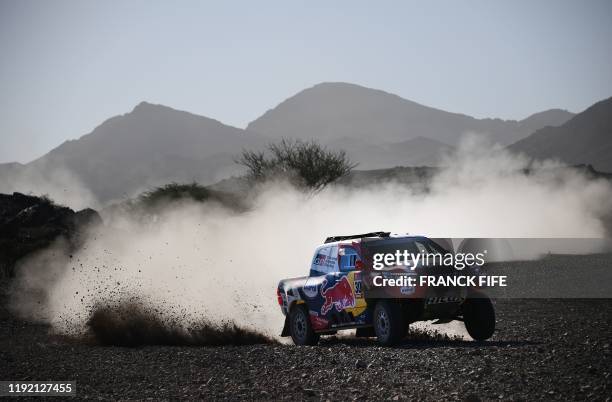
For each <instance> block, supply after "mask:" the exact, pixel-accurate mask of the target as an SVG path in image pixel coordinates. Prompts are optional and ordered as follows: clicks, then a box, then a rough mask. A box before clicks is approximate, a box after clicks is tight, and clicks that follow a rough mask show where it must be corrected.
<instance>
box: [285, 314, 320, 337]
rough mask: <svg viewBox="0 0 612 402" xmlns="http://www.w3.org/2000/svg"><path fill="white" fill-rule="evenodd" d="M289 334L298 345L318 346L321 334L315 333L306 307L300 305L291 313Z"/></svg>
mask: <svg viewBox="0 0 612 402" xmlns="http://www.w3.org/2000/svg"><path fill="white" fill-rule="evenodd" d="M289 332H290V334H291V339H292V340H293V343H295V344H296V345H316V344H317V343H318V342H319V334H317V333H315V332H314V330H313V329H312V324H311V323H310V317H309V316H308V310H307V309H306V307H305V306H304V305H298V306H295V307H294V308H292V309H291V312H290V313H289Z"/></svg>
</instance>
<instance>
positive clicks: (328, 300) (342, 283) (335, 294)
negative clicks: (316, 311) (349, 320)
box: [321, 276, 355, 315]
mask: <svg viewBox="0 0 612 402" xmlns="http://www.w3.org/2000/svg"><path fill="white" fill-rule="evenodd" d="M326 283H327V282H325V283H324V284H323V286H321V296H323V298H324V299H325V302H324V303H323V306H322V307H321V314H322V315H325V314H327V313H328V312H329V310H331V309H332V307H335V308H336V311H338V312H341V311H342V310H344V309H345V308H347V307H355V294H354V293H353V289H352V288H351V284H350V283H349V281H348V278H347V277H346V276H343V277H342V279H340V280H339V281H336V283H335V284H334V285H333V286H330V287H328V288H327V289H325V290H323V288H324V287H325V284H326Z"/></svg>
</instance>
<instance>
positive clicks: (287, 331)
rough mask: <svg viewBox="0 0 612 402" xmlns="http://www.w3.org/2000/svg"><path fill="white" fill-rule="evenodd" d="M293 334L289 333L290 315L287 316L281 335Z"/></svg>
mask: <svg viewBox="0 0 612 402" xmlns="http://www.w3.org/2000/svg"><path fill="white" fill-rule="evenodd" d="M289 335H291V334H290V333H289V315H287V316H285V325H283V331H282V332H281V334H280V336H289Z"/></svg>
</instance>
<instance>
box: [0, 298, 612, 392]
mask: <svg viewBox="0 0 612 402" xmlns="http://www.w3.org/2000/svg"><path fill="white" fill-rule="evenodd" d="M496 308H497V314H498V330H497V331H496V334H495V336H494V338H493V339H492V340H491V341H488V342H485V343H482V344H477V343H473V342H467V341H435V340H420V341H410V342H407V343H405V344H403V345H402V346H400V347H398V348H380V347H378V346H377V345H376V343H375V342H374V341H373V340H357V339H329V340H324V341H322V342H321V345H320V346H318V347H294V346H285V345H254V346H223V347H168V346H164V347H161V346H147V347H140V348H121V347H101V346H91V345H85V344H74V343H69V342H66V341H64V340H60V339H53V338H52V337H49V336H48V328H46V327H44V326H37V325H32V324H27V323H23V322H21V321H19V320H16V319H14V318H12V317H11V316H10V315H9V314H8V313H7V312H6V310H5V309H4V308H3V309H2V310H1V317H0V379H1V380H9V379H11V380H72V379H74V380H76V381H77V390H78V391H77V392H78V396H79V398H103V399H146V398H154V399H176V398H183V399H208V400H210V399H226V400H236V399H248V400H252V399H264V400H278V399H312V400H327V399H329V400H346V399H360V400H364V399H367V400H385V399H391V400H397V399H400V400H401V399H410V400H422V399H432V400H443V399H445V400H448V399H450V400H478V399H481V400H491V399H503V400H534V399H539V398H546V399H553V400H568V399H572V400H574V399H582V400H611V399H612V377H611V373H612V364H611V363H612V355H611V353H612V350H611V347H610V344H611V343H612V320H611V318H612V300H587V301H580V300H573V301H568V300H565V301H563V300H514V301H508V300H506V301H498V302H497V303H496Z"/></svg>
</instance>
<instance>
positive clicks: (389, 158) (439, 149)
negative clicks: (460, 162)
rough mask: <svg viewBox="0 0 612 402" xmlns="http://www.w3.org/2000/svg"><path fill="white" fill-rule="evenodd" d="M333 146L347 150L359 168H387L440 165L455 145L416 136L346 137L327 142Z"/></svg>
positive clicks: (332, 147)
mask: <svg viewBox="0 0 612 402" xmlns="http://www.w3.org/2000/svg"><path fill="white" fill-rule="evenodd" d="M327 146H328V147H329V148H330V149H333V150H344V151H345V152H346V154H347V155H348V157H349V158H350V159H351V160H352V161H356V162H358V165H357V168H358V169H360V170H364V169H385V168H390V167H394V166H437V165H439V164H440V160H441V159H442V158H443V157H444V155H447V154H449V153H451V152H452V151H453V150H454V147H451V146H450V145H446V144H444V143H442V142H440V141H436V140H432V139H429V138H424V137H416V138H412V139H409V140H405V141H401V142H395V143H388V144H386V143H380V142H379V143H375V142H374V141H365V140H357V139H350V138H343V139H340V140H333V141H330V142H328V143H327Z"/></svg>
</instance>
